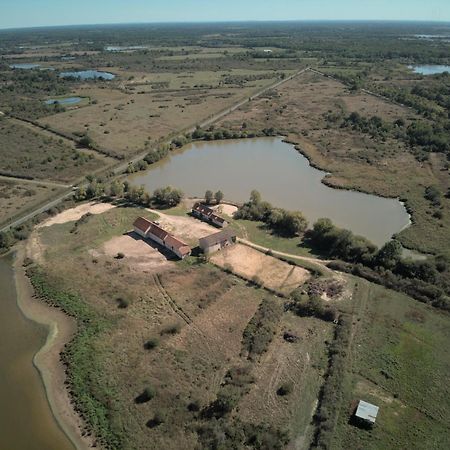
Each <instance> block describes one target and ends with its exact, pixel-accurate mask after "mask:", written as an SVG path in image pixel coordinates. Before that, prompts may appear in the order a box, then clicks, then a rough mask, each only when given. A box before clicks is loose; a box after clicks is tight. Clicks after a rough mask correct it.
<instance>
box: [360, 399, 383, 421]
mask: <svg viewBox="0 0 450 450" xmlns="http://www.w3.org/2000/svg"><path fill="white" fill-rule="evenodd" d="M379 409H380V408H379V407H378V406H375V405H372V404H371V403H367V402H365V401H364V400H360V401H359V404H358V409H357V410H356V413H355V415H356V417H359V418H360V419H364V420H367V421H368V422H371V423H375V419H376V418H377V415H378V410H379Z"/></svg>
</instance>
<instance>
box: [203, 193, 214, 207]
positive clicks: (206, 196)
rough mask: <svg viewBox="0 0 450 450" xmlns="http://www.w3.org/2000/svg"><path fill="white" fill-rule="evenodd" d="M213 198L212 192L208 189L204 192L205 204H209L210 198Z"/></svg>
mask: <svg viewBox="0 0 450 450" xmlns="http://www.w3.org/2000/svg"><path fill="white" fill-rule="evenodd" d="M213 198H214V194H213V193H212V191H210V190H209V189H208V190H207V191H206V192H205V202H206V204H207V205H210V204H211V203H212V200H213Z"/></svg>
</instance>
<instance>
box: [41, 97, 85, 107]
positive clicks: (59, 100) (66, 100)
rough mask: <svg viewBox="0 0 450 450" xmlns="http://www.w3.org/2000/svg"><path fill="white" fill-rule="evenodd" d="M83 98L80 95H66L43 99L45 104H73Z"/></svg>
mask: <svg viewBox="0 0 450 450" xmlns="http://www.w3.org/2000/svg"><path fill="white" fill-rule="evenodd" d="M81 100H83V99H82V98H81V97H66V98H50V99H48V100H45V101H44V103H45V104H46V105H53V104H55V103H59V104H60V105H75V104H77V103H80V102H81Z"/></svg>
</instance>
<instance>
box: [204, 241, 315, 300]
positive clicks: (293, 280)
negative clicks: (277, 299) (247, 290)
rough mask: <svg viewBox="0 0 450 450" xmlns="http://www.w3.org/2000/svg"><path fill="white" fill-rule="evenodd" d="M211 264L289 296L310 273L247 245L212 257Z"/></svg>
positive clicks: (230, 248)
mask: <svg viewBox="0 0 450 450" xmlns="http://www.w3.org/2000/svg"><path fill="white" fill-rule="evenodd" d="M211 262H213V263H214V264H217V265H218V266H220V267H230V268H232V271H233V272H234V273H236V274H238V275H240V276H243V277H244V278H246V279H249V280H253V279H255V278H258V279H259V281H261V282H262V284H263V285H264V286H265V287H268V288H270V289H273V290H275V291H278V292H281V293H283V294H289V293H290V292H292V291H293V290H294V289H296V288H297V287H298V286H300V285H302V284H304V283H305V281H306V280H308V278H309V277H310V273H309V272H308V271H307V270H306V269H303V268H301V267H297V266H291V265H290V264H287V263H285V262H283V261H280V260H279V259H276V258H274V257H272V256H268V255H265V254H264V253H261V252H259V251H258V250H255V249H253V248H250V247H247V246H245V245H239V244H237V245H234V246H232V247H229V248H227V249H225V250H222V251H220V252H218V253H216V254H215V255H213V256H212V257H211Z"/></svg>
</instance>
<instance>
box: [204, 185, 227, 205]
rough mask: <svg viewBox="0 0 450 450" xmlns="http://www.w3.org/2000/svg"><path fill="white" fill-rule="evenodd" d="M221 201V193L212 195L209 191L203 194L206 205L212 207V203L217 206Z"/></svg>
mask: <svg viewBox="0 0 450 450" xmlns="http://www.w3.org/2000/svg"><path fill="white" fill-rule="evenodd" d="M222 200H223V192H222V191H220V190H219V191H217V192H216V193H213V192H212V191H210V190H209V189H208V190H207V191H206V192H205V203H206V204H207V205H212V204H213V203H214V202H215V203H216V204H217V205H219V204H220V202H221V201H222Z"/></svg>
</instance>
